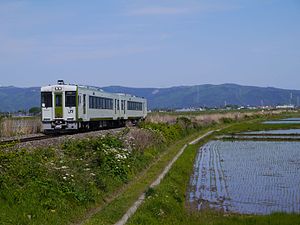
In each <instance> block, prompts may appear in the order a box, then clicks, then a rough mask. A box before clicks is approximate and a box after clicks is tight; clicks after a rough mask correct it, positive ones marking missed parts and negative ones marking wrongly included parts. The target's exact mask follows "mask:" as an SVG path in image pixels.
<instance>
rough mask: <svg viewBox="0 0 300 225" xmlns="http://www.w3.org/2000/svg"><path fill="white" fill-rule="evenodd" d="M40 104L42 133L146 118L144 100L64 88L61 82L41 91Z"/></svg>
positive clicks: (95, 90)
mask: <svg viewBox="0 0 300 225" xmlns="http://www.w3.org/2000/svg"><path fill="white" fill-rule="evenodd" d="M41 104H42V123H43V130H44V132H45V133H49V132H62V131H76V130H90V129H98V128H104V127H117V126H122V125H125V123H126V122H132V123H136V122H138V121H140V120H143V119H145V117H146V116H147V100H146V99H144V98H141V97H136V96H133V95H128V94H116V93H107V92H104V91H102V90H101V89H99V88H94V87H87V86H80V85H66V84H64V82H63V81H62V80H60V81H58V83H57V85H49V86H45V87H42V88H41Z"/></svg>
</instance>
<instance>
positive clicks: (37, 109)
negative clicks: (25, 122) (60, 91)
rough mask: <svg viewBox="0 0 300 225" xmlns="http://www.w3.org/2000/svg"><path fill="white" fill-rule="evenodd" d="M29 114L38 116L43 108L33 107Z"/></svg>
mask: <svg viewBox="0 0 300 225" xmlns="http://www.w3.org/2000/svg"><path fill="white" fill-rule="evenodd" d="M29 113H30V114H32V115H38V114H40V113H41V108H40V107H32V108H30V109H29Z"/></svg>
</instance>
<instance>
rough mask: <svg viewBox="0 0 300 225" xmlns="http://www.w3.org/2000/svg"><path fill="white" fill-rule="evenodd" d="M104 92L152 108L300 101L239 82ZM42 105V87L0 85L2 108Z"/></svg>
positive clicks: (295, 93) (282, 91)
mask: <svg viewBox="0 0 300 225" xmlns="http://www.w3.org/2000/svg"><path fill="white" fill-rule="evenodd" d="M102 89H103V90H104V91H107V92H115V93H128V94H133V95H137V96H142V97H145V98H146V99H148V105H149V108H150V109H155V108H163V109H166V108H186V107H200V106H202V107H203V106H206V107H219V106H224V104H225V102H226V103H227V104H232V105H251V106H258V105H261V104H264V105H278V104H289V103H290V99H291V98H290V97H291V93H292V97H293V98H292V103H293V104H297V98H300V91H299V90H285V89H279V88H272V87H255V86H242V85H236V84H221V85H210V84H205V85H195V86H178V87H170V88H130V87H121V86H109V87H103V88H102ZM39 105H40V88H39V87H33V88H18V87H13V86H10V87H0V111H2V112H3V111H17V110H20V109H27V110H28V109H29V108H31V107H33V106H39Z"/></svg>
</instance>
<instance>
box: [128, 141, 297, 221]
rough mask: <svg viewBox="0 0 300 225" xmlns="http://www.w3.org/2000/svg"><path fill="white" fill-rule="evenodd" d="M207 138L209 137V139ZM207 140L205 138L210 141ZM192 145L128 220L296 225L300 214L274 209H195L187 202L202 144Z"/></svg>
mask: <svg viewBox="0 0 300 225" xmlns="http://www.w3.org/2000/svg"><path fill="white" fill-rule="evenodd" d="M207 140H208V139H207ZM207 140H206V141H207ZM204 143H205V141H202V142H201V143H199V144H197V145H193V146H189V147H188V148H187V149H186V150H185V151H184V153H183V155H182V156H181V157H180V158H179V159H178V160H177V161H176V163H175V164H174V166H173V167H172V169H171V170H170V172H169V173H168V175H167V176H166V177H165V179H164V180H163V181H162V183H161V184H160V185H159V186H158V187H157V188H155V189H153V190H151V192H150V193H149V194H148V197H147V199H146V201H145V202H144V203H143V204H142V206H141V207H140V208H139V209H138V211H137V212H136V213H135V215H134V216H133V217H132V218H131V219H130V220H129V222H128V224H130V225H135V224H147V225H150V224H164V225H167V224H172V225H173V224H189V225H193V224H195V225H196V224H198V225H221V224H222V225H226V224H228V225H237V224H245V225H252V224H253V225H254V224H255V225H258V224H259V225H270V224H272V225H273V224H274V225H297V224H300V215H299V214H284V213H275V214H272V215H268V216H253V215H237V214H236V215H235V214H223V213H221V212H217V211H202V212H192V211H191V210H189V209H188V207H187V204H186V195H187V188H188V184H189V179H190V175H191V173H192V171H193V164H194V159H195V156H196V154H197V150H198V149H199V146H200V145H203V144H204Z"/></svg>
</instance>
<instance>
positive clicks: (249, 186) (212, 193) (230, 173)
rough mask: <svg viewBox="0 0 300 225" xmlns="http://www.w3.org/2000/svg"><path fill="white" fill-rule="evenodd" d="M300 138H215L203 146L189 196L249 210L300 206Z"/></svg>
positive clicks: (195, 202) (195, 201)
mask: <svg viewBox="0 0 300 225" xmlns="http://www.w3.org/2000/svg"><path fill="white" fill-rule="evenodd" d="M299 171H300V142H279V141H277V142H272V141H234V142H229V141H211V142H209V143H207V144H206V145H204V146H203V147H202V148H201V149H200V150H199V152H198V155H197V158H196V162H195V165H194V172H193V174H192V177H191V181H190V182H191V184H190V187H191V188H190V193H189V202H190V203H191V206H192V207H195V208H196V209H198V210H200V209H203V208H206V207H210V208H214V209H220V210H223V211H225V212H236V213H243V214H270V213H272V212H298V213H299V212H300V173H299Z"/></svg>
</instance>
